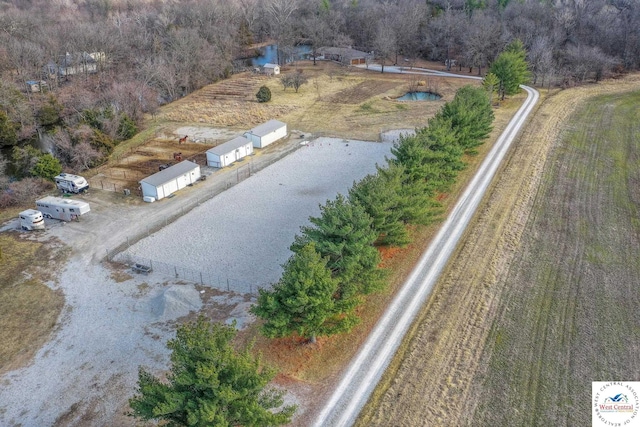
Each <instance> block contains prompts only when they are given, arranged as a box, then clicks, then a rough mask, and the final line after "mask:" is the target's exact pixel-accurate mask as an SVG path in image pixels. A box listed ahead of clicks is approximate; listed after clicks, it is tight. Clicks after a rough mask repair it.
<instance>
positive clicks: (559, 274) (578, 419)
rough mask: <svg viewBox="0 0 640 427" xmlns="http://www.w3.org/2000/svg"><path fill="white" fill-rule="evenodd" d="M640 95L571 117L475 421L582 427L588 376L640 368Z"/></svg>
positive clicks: (518, 260)
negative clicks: (639, 355) (639, 315)
mask: <svg viewBox="0 0 640 427" xmlns="http://www.w3.org/2000/svg"><path fill="white" fill-rule="evenodd" d="M639 104H640V92H633V93H626V94H616V95H606V96H598V97H595V98H592V99H591V100H590V101H589V102H587V103H585V104H584V105H583V107H582V109H580V110H578V111H577V112H576V114H574V115H573V116H572V118H571V120H570V122H569V123H568V124H565V125H566V127H565V130H564V132H563V134H562V138H561V140H560V141H559V143H558V145H557V146H556V147H555V148H554V150H553V151H552V153H551V155H550V157H549V161H548V162H547V165H546V170H545V173H544V180H543V184H542V187H541V188H540V189H539V191H538V194H537V196H536V199H535V204H534V207H533V212H532V213H531V215H530V217H529V220H528V223H527V224H526V228H525V238H524V239H523V245H522V247H521V248H520V250H519V251H518V253H517V254H516V257H515V259H514V262H513V263H512V264H511V266H510V270H509V274H508V277H507V280H506V287H505V291H504V293H503V295H502V297H501V301H502V303H501V304H500V308H499V314H498V316H497V318H496V320H495V321H494V323H493V325H492V329H491V332H490V335H489V339H488V340H487V345H486V347H485V349H484V354H483V360H484V362H485V363H488V369H487V370H486V371H482V370H481V371H480V372H479V373H478V375H477V376H476V379H475V380H474V381H475V382H476V383H477V384H481V386H480V387H481V390H482V392H481V393H480V398H479V401H478V402H477V403H478V404H477V406H476V408H475V413H474V414H473V417H472V419H471V420H469V422H470V424H472V425H478V426H487V425H496V426H564V425H566V426H586V425H590V419H591V407H590V401H591V382H592V381H605V380H638V375H639V372H640V357H638V354H639V351H640V321H639V318H638V310H639V307H640V221H639V220H638V210H639V207H640V141H639V140H638V137H637V135H640V120H639V119H640V111H639V110H638V107H637V106H638V105H639Z"/></svg>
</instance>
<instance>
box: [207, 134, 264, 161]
mask: <svg viewBox="0 0 640 427" xmlns="http://www.w3.org/2000/svg"><path fill="white" fill-rule="evenodd" d="M252 153H253V143H252V142H251V141H249V140H248V139H247V138H245V137H244V136H239V137H237V138H233V139H232V140H231V141H227V142H225V143H224V144H220V145H218V146H217V147H213V148H210V149H208V150H207V165H208V166H213V167H214V168H223V167H225V166H229V165H230V164H231V163H233V162H235V161H237V160H240V159H242V158H243V157H246V156H248V155H250V154H252Z"/></svg>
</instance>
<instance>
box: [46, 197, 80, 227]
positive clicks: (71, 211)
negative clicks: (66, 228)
mask: <svg viewBox="0 0 640 427" xmlns="http://www.w3.org/2000/svg"><path fill="white" fill-rule="evenodd" d="M36 207H37V208H38V210H39V211H40V212H42V215H44V217H45V218H55V219H59V220H61V221H74V220H77V219H79V218H80V216H81V215H84V214H86V213H87V212H89V210H90V209H89V203H87V202H83V201H81V200H71V199H63V198H62V197H52V196H47V197H45V198H44V199H40V200H38V201H36Z"/></svg>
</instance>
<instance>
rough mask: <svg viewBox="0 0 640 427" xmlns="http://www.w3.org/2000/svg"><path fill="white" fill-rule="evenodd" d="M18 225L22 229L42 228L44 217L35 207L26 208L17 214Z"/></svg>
mask: <svg viewBox="0 0 640 427" xmlns="http://www.w3.org/2000/svg"><path fill="white" fill-rule="evenodd" d="M19 216H20V227H21V228H22V229H23V230H27V231H31V230H44V217H43V216H42V212H40V211H37V210H35V209H27V210H26V211H22V212H20V214H19Z"/></svg>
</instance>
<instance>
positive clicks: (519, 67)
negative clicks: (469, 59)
mask: <svg viewBox="0 0 640 427" xmlns="http://www.w3.org/2000/svg"><path fill="white" fill-rule="evenodd" d="M526 58H527V52H526V50H525V49H524V46H523V44H522V42H521V41H520V40H515V41H513V42H512V43H510V44H509V45H508V46H507V47H506V48H505V50H504V51H503V52H502V53H501V54H500V55H498V58H497V59H496V60H495V61H494V62H493V64H491V67H490V69H489V72H490V73H493V74H495V75H496V76H497V77H498V79H499V80H500V88H499V93H500V95H501V97H502V99H504V97H505V95H514V94H516V93H518V90H520V85H521V84H525V83H527V82H528V81H529V79H530V78H531V72H530V71H529V64H528V63H527V59H526Z"/></svg>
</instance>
